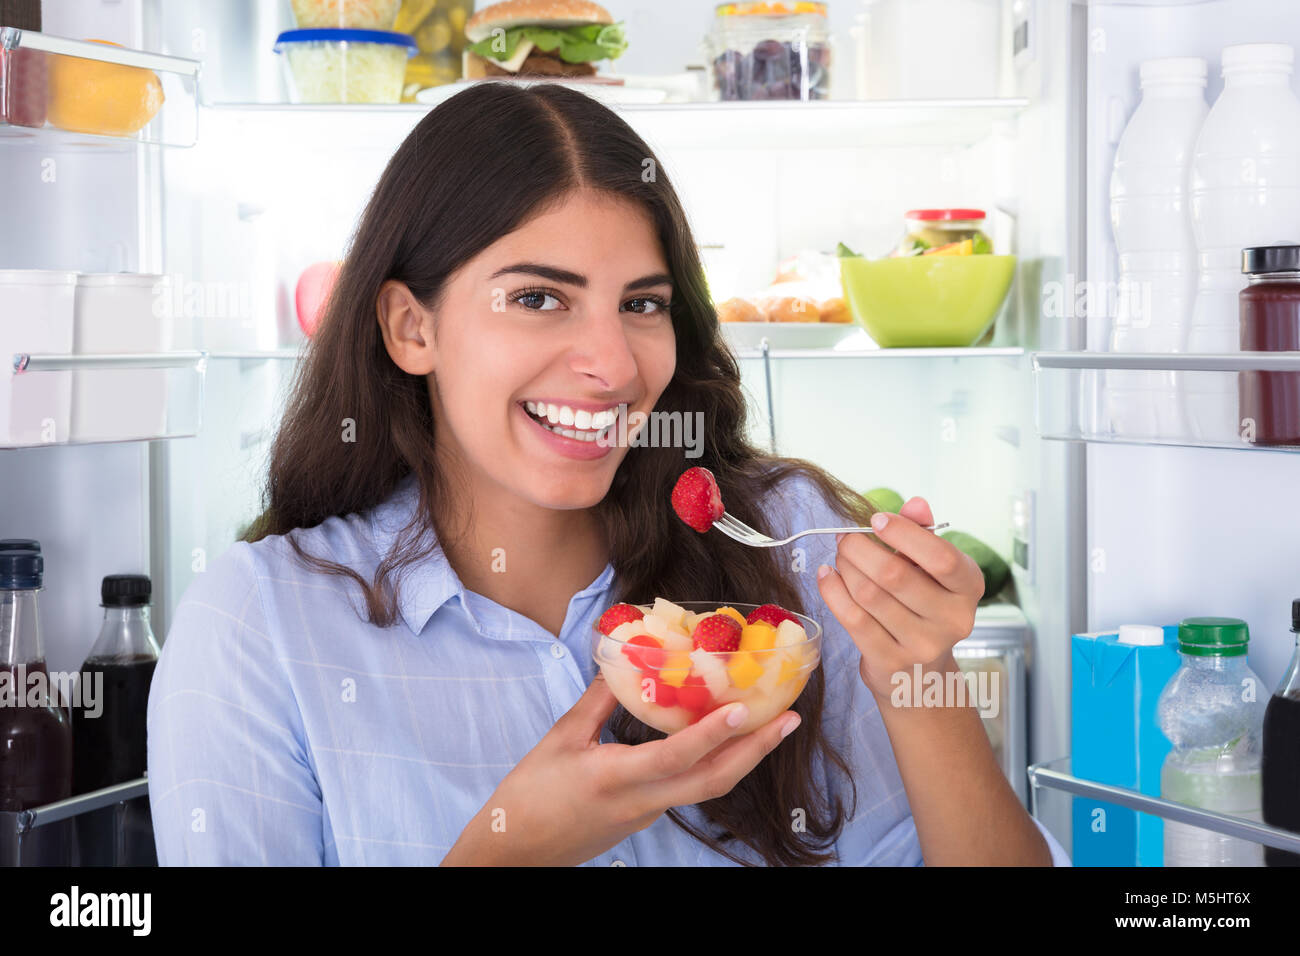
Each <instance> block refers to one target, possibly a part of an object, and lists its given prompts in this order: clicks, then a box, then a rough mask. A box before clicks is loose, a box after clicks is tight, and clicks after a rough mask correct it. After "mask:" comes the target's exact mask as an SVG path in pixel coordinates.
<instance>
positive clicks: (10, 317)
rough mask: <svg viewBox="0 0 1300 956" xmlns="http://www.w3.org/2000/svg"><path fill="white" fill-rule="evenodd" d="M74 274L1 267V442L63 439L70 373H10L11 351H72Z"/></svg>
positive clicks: (66, 427) (66, 431)
mask: <svg viewBox="0 0 1300 956" xmlns="http://www.w3.org/2000/svg"><path fill="white" fill-rule="evenodd" d="M76 282H77V274H76V273H75V272H56V271H47V270H44V269H0V445H8V446H15V445H44V444H52V443H56V442H66V441H67V440H68V437H69V418H70V410H71V405H72V373H71V372H48V371H41V372H37V371H27V372H21V373H15V372H14V355H15V353H22V354H36V355H41V354H46V355H67V354H68V353H69V352H71V351H72V326H73V299H74V291H75V289H76Z"/></svg>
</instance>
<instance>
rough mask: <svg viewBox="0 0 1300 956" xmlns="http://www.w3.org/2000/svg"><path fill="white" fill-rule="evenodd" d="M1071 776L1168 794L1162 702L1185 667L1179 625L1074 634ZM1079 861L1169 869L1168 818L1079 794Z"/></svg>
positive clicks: (1074, 853) (1075, 811) (1155, 794)
mask: <svg viewBox="0 0 1300 956" xmlns="http://www.w3.org/2000/svg"><path fill="white" fill-rule="evenodd" d="M1070 657H1071V669H1070V674H1071V678H1070V680H1071V693H1070V713H1071V721H1070V745H1071V749H1070V755H1071V773H1072V774H1073V775H1074V776H1076V777H1079V778H1081V779H1083V780H1092V781H1095V782H1097V783H1106V784H1111V785H1113V786H1117V787H1125V788H1127V789H1129V790H1137V791H1139V792H1141V793H1145V794H1149V795H1150V796H1153V797H1158V796H1160V768H1161V765H1162V764H1163V763H1164V760H1165V756H1166V755H1167V754H1168V753H1169V749H1170V744H1169V741H1168V739H1167V738H1166V737H1165V735H1164V734H1163V733H1161V732H1160V725H1159V723H1157V721H1156V702H1157V701H1158V700H1159V699H1160V692H1161V691H1162V690H1164V687H1165V684H1167V683H1168V682H1169V679H1170V678H1171V677H1173V676H1174V671H1176V670H1178V665H1179V658H1178V627H1177V625H1169V626H1167V627H1151V626H1147V625H1139V624H1133V625H1124V626H1122V627H1121V628H1120V629H1119V632H1118V633H1116V634H1075V635H1074V636H1073V637H1072V638H1071V655H1070ZM1072 823H1073V827H1072V829H1073V838H1074V842H1073V848H1072V851H1071V856H1072V858H1073V862H1074V865H1075V866H1163V865H1164V822H1163V821H1162V820H1161V819H1160V818H1159V817H1157V816H1152V815H1151V814H1147V813H1139V812H1138V811H1136V810H1130V809H1129V808H1127V807H1121V806H1116V805H1115V804H1113V803H1106V802H1105V801H1102V800H1097V799H1094V798H1091V797H1075V798H1074V806H1073V811H1072Z"/></svg>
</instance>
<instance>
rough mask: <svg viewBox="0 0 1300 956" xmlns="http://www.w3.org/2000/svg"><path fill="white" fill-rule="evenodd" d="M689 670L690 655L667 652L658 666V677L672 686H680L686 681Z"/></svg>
mask: <svg viewBox="0 0 1300 956" xmlns="http://www.w3.org/2000/svg"><path fill="white" fill-rule="evenodd" d="M690 672H691V655H690V654H683V653H680V652H679V653H675V654H669V655H668V656H667V657H666V658H664V663H663V666H662V667H660V668H659V679H660V680H661V681H663V682H664V683H665V684H671V685H672V686H673V687H681V686H682V684H684V683H685V682H686V675H687V674H689V673H690Z"/></svg>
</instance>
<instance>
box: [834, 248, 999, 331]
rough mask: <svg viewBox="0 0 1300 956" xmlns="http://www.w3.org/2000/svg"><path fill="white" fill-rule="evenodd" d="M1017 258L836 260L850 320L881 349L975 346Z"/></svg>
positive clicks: (994, 314) (990, 320)
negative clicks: (860, 325) (856, 322)
mask: <svg viewBox="0 0 1300 956" xmlns="http://www.w3.org/2000/svg"><path fill="white" fill-rule="evenodd" d="M1015 273H1016V257H1015V256H909V257H906V258H897V259H865V258H859V257H852V256H850V257H845V258H843V259H841V260H840V277H841V279H842V281H843V284H844V298H845V301H847V302H848V304H849V310H850V311H851V312H852V313H853V318H854V319H855V320H856V321H858V322H859V323H861V324H862V325H863V326H865V327H866V330H867V332H868V333H869V334H870V335H871V337H872V338H873V339H875V341H876V344H877V345H879V346H880V347H881V348H940V347H965V346H968V345H974V344H975V343H976V342H978V341H979V340H980V337H981V336H983V335H984V333H985V332H987V331H988V330H989V326H990V325H992V324H993V320H994V319H996V318H997V317H998V311H999V310H1000V309H1001V308H1002V303H1003V302H1004V301H1005V300H1006V297H1007V292H1008V291H1010V289H1011V279H1012V278H1013V277H1014V276H1015Z"/></svg>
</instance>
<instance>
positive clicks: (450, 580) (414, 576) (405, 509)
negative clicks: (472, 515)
mask: <svg viewBox="0 0 1300 956" xmlns="http://www.w3.org/2000/svg"><path fill="white" fill-rule="evenodd" d="M419 503H420V487H419V483H418V481H417V479H416V477H415V475H414V474H410V475H407V476H406V477H405V478H403V479H402V480H401V481H400V482H399V483H398V485H397V487H396V488H395V489H394V490H393V493H392V494H391V495H389V496H388V498H386V499H385V500H384V501H382V502H380V504H378V505H376V506H375V507H374V508H373V509H372V510H371V512H370V534H371V540H372V541H373V542H374V546H375V551H376V554H377V556H378V559H379V560H380V561H382V560H383V558H384V555H386V554H388V552H389V551H391V550H392V547H393V545H394V543H395V542H396V540H397V537H398V535H399V534H400V533H401V531H402V529H403V528H404V527H406V526H407V524H409V523H410V521H411V519H412V518H414V517H415V510H416V508H417V507H418V506H419ZM430 534H432V532H430ZM613 579H614V566H613V564H612V563H607V564H606V565H605V569H604V570H603V571H601V573H600V574H599V575H598V576H597V577H596V580H594V581H593V582H591V584H589V585H588V586H587V587H585V588H584V589H583V590H581V591H579V592H578V593H577V594H575V595H574V598H589V597H592V596H595V595H598V594H601V593H603V592H604V591H605V590H606V589H608V588H609V586H610V583H611V582H612V581H613ZM454 597H460V603H461V607H463V608H464V609H465V613H466V614H467V615H469V616H470V620H471V621H473V615H472V614H471V613H470V610H469V605H468V603H467V602H466V601H465V585H464V584H462V583H461V580H460V576H459V575H457V574H456V571H455V570H454V569H453V568H452V566H451V562H449V561H448V560H447V556H446V555H445V554H444V553H443V550H442V547H441V546H440V545H438V544H436V543H435V544H434V547H433V550H432V551H431V552H430V553H429V556H428V557H427V558H426V559H425V560H424V561H422V562H420V563H419V564H416V565H413V566H411V567H408V568H407V569H406V573H405V575H404V576H403V577H402V578H401V579H400V581H398V583H397V608H398V612H399V613H400V614H401V615H402V620H403V621H405V622H406V626H407V627H408V628H410V630H411V633H412V634H414V635H415V636H417V637H418V636H419V635H420V633H421V632H422V631H423V630H424V628H425V625H427V624H428V623H429V619H430V618H431V617H433V615H434V614H435V613H436V612H437V611H438V609H439V608H441V607H442V606H443V605H444V604H446V603H447V602H448V601H450V600H451V599H452V598H454ZM474 625H475V627H476V628H478V626H479V625H478V622H477V621H475V622H474Z"/></svg>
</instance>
